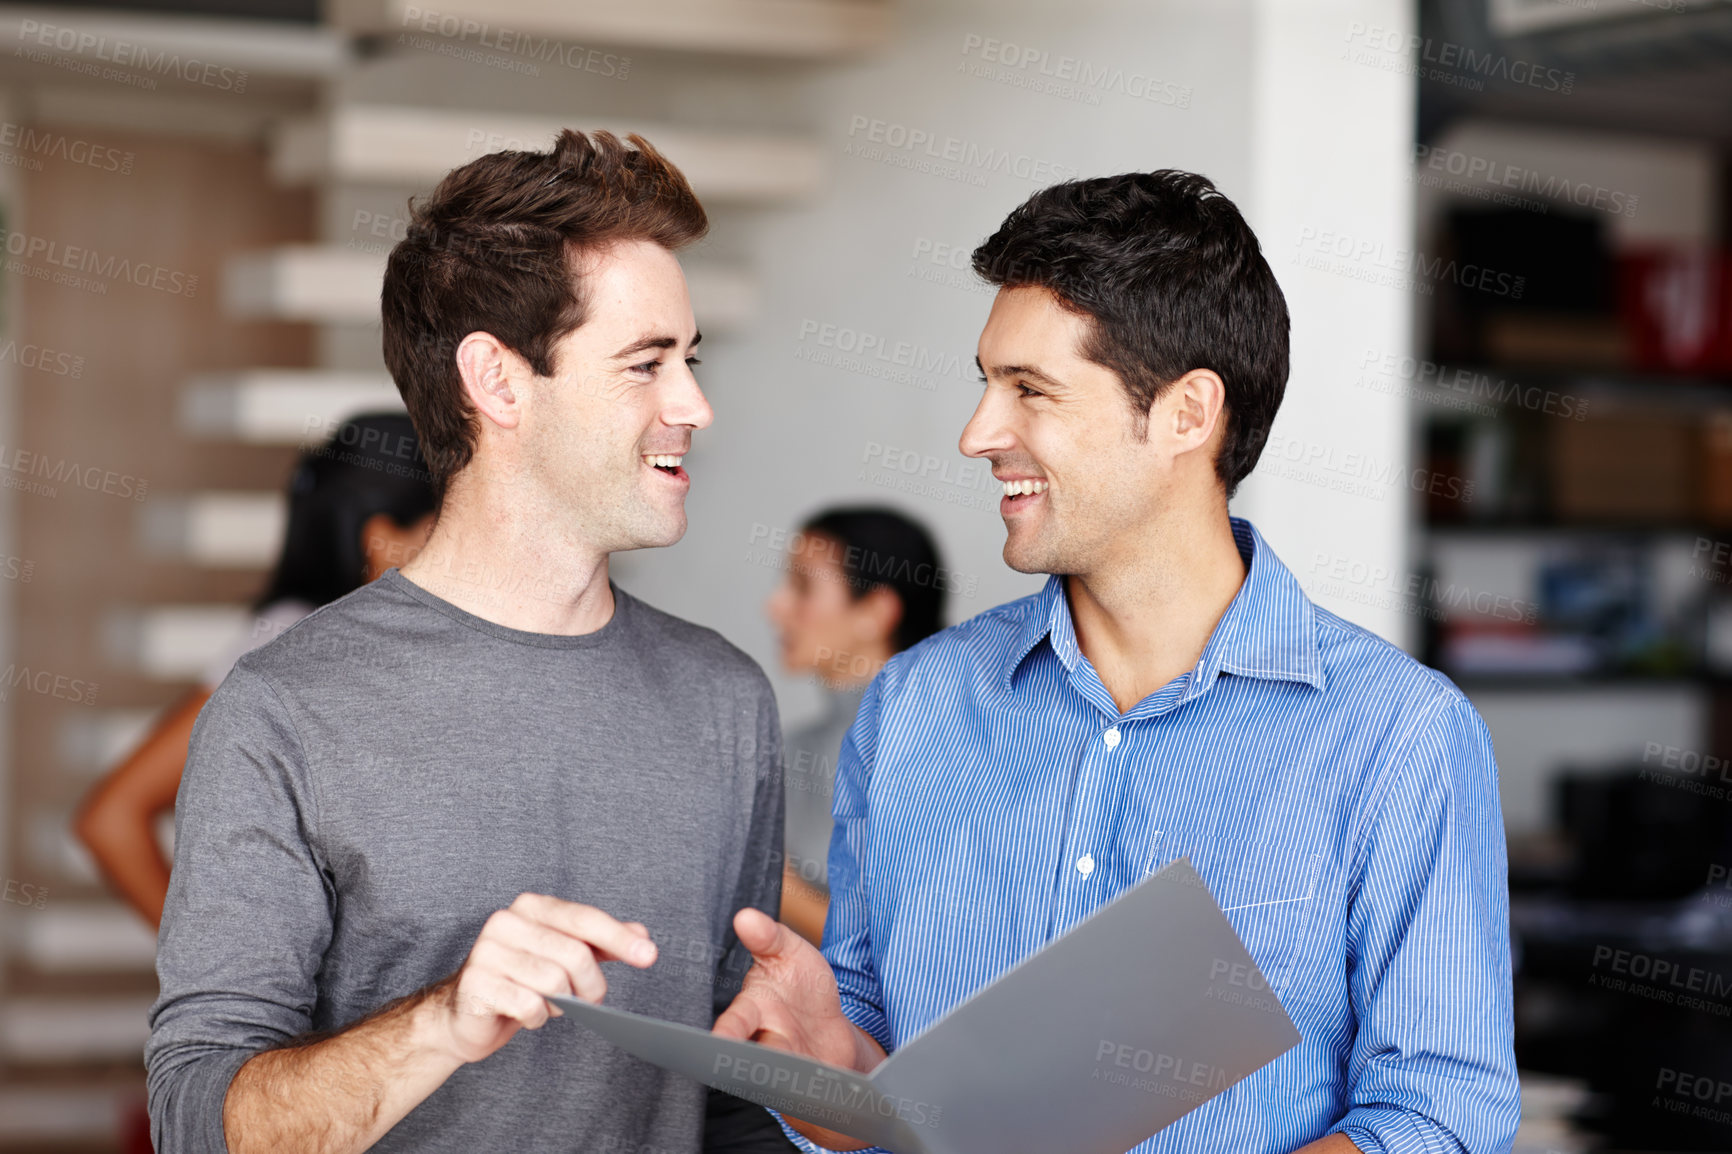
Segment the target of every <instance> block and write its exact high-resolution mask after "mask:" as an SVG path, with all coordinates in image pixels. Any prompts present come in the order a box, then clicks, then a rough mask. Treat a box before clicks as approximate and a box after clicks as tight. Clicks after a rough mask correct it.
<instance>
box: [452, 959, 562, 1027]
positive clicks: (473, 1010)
mask: <svg viewBox="0 0 1732 1154" xmlns="http://www.w3.org/2000/svg"><path fill="white" fill-rule="evenodd" d="M456 1006H457V1010H458V1012H459V1013H464V1014H473V1015H477V1016H481V1017H494V1018H505V1019H508V1020H510V1021H513V1022H516V1023H518V1024H519V1025H521V1026H524V1027H526V1028H528V1029H531V1030H535V1029H539V1028H540V1027H541V1026H542V1025H543V1024H544V1023H545V1022H546V1021H547V1011H548V1002H547V1000H546V999H545V998H543V997H541V996H540V995H539V994H537V993H535V992H534V991H533V990H530V989H527V988H525V987H524V986H523V985H521V984H520V983H518V982H516V981H513V980H512V979H511V978H509V977H507V976H505V975H504V974H502V973H499V972H498V971H495V970H487V969H480V968H476V969H473V970H472V971H470V972H466V973H465V974H464V975H463V979H462V981H461V982H460V983H459V985H458V990H457V998H456Z"/></svg>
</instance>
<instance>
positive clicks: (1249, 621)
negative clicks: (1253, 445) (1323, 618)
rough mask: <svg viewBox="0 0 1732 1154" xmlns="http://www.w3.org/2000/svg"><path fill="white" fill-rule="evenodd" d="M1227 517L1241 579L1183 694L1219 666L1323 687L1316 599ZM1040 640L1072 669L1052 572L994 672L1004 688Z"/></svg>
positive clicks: (1249, 530)
mask: <svg viewBox="0 0 1732 1154" xmlns="http://www.w3.org/2000/svg"><path fill="white" fill-rule="evenodd" d="M1230 521H1231V523H1232V527H1233V540H1234V542H1235V543H1236V544H1237V545H1238V546H1239V556H1240V557H1242V558H1244V560H1245V582H1244V584H1243V585H1241V586H1240V587H1239V592H1238V593H1237V594H1235V595H1234V597H1233V601H1232V603H1231V604H1230V605H1228V606H1227V612H1226V613H1224V614H1222V615H1221V620H1220V622H1219V623H1217V624H1216V626H1215V632H1214V633H1213V634H1212V635H1211V636H1210V638H1209V643H1208V644H1207V645H1205V646H1204V647H1203V655H1202V656H1201V657H1200V658H1198V660H1197V666H1196V669H1195V670H1194V671H1193V674H1194V676H1193V677H1192V678H1191V684H1190V686H1189V687H1188V689H1187V690H1186V692H1185V695H1184V700H1187V701H1188V700H1190V699H1191V698H1193V697H1196V696H1197V695H1198V694H1200V693H1202V692H1204V691H1205V690H1207V689H1208V688H1209V687H1210V686H1211V685H1213V684H1214V682H1215V679H1216V678H1217V677H1218V676H1220V675H1221V674H1222V673H1232V674H1235V675H1237V676H1240V677H1261V678H1266V679H1270V680H1276V681H1297V682H1302V683H1304V684H1307V685H1312V686H1315V687H1316V688H1318V689H1322V688H1323V668H1322V664H1321V662H1320V661H1319V659H1318V656H1317V609H1316V606H1314V605H1313V604H1312V603H1311V599H1310V598H1309V597H1307V596H1306V595H1305V590H1304V589H1302V588H1301V587H1300V585H1299V580H1298V578H1296V577H1294V576H1293V574H1292V572H1291V571H1290V570H1289V569H1288V568H1287V566H1285V565H1283V564H1282V563H1281V559H1280V558H1278V557H1276V556H1275V553H1274V551H1273V550H1272V549H1270V548H1269V546H1268V544H1267V543H1266V542H1264V540H1263V535H1262V534H1261V533H1259V532H1257V530H1256V528H1255V526H1253V525H1252V524H1251V523H1250V522H1249V521H1246V520H1244V519H1243V518H1240V517H1233V518H1230ZM1043 639H1044V640H1046V641H1047V642H1048V644H1049V646H1050V647H1051V649H1052V651H1053V654H1054V656H1056V657H1057V658H1058V659H1059V660H1060V661H1061V662H1063V663H1064V667H1065V668H1066V669H1067V670H1072V671H1074V670H1075V669H1076V666H1077V662H1078V661H1079V660H1080V659H1081V656H1082V651H1081V650H1080V649H1078V648H1077V641H1076V628H1075V626H1074V625H1073V624H1072V623H1071V616H1070V604H1069V602H1068V600H1067V599H1066V597H1065V595H1064V578H1062V577H1059V576H1057V575H1054V576H1051V577H1048V578H1047V581H1046V585H1045V586H1044V587H1042V589H1041V591H1040V592H1039V593H1037V594H1036V595H1035V598H1034V602H1033V604H1032V605H1031V606H1030V607H1029V611H1028V615H1027V617H1026V618H1025V619H1024V624H1023V627H1022V632H1021V633H1020V634H1019V635H1018V637H1017V641H1016V643H1015V644H1014V645H1013V646H1011V648H1010V650H1009V652H1008V653H1007V654H1006V655H1005V663H1004V668H1003V671H1002V672H1001V674H1000V678H999V680H1000V683H1001V684H1002V685H1003V686H1004V687H1005V688H1007V689H1008V688H1009V687H1010V685H1011V681H1012V679H1013V678H1014V677H1015V675H1016V671H1017V670H1018V669H1019V668H1021V666H1022V664H1023V662H1024V661H1025V660H1026V659H1027V658H1028V655H1029V654H1030V653H1032V652H1034V650H1035V648H1036V647H1037V646H1038V645H1039V644H1040V643H1041V641H1042V640H1043Z"/></svg>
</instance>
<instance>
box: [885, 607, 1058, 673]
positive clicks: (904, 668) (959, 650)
mask: <svg viewBox="0 0 1732 1154" xmlns="http://www.w3.org/2000/svg"><path fill="white" fill-rule="evenodd" d="M1040 604H1041V594H1040V593H1039V592H1035V593H1030V594H1029V595H1028V596H1027V597H1019V598H1017V599H1016V600H1015V601H1006V602H1005V603H1004V604H1002V605H995V606H993V607H992V608H991V609H988V610H986V611H985V612H983V613H977V614H975V615H974V616H973V617H970V618H969V619H968V620H966V621H962V622H959V623H958V624H955V625H952V626H950V627H949V628H948V629H940V630H939V631H938V632H937V633H934V634H932V635H931V636H930V637H927V638H925V639H924V640H922V641H919V642H917V643H916V644H914V645H911V646H909V647H908V648H907V649H904V650H903V651H902V652H900V653H898V654H897V655H896V656H894V657H892V658H891V659H890V662H889V664H887V665H886V666H885V667H884V669H883V672H881V673H880V674H879V676H878V681H877V683H876V684H878V686H879V693H880V695H882V696H894V695H895V694H896V693H898V692H900V691H901V690H902V689H904V688H905V687H907V686H910V685H922V686H925V687H927V688H932V687H934V686H936V685H938V684H942V683H948V684H951V685H964V684H969V683H972V682H974V681H976V680H977V679H979V678H981V677H990V676H992V675H993V674H995V673H997V672H999V671H1001V670H1002V669H1003V668H1004V663H1005V662H1006V661H1007V660H1009V659H1010V657H1011V650H1012V649H1013V648H1015V647H1016V646H1017V645H1018V644H1019V643H1020V642H1021V641H1022V639H1023V637H1024V636H1025V635H1026V633H1027V630H1028V626H1029V624H1030V622H1031V620H1032V619H1033V618H1034V616H1035V615H1036V614H1037V613H1039V612H1040Z"/></svg>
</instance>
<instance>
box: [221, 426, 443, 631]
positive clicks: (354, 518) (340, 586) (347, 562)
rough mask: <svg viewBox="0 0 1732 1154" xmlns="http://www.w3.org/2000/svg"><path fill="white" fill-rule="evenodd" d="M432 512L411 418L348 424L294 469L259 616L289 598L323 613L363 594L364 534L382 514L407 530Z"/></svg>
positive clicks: (430, 490) (304, 456)
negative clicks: (334, 604) (285, 519)
mask: <svg viewBox="0 0 1732 1154" xmlns="http://www.w3.org/2000/svg"><path fill="white" fill-rule="evenodd" d="M433 508H434V505H433V484H432V477H431V475H430V474H429V473H428V472H427V464H426V462H425V461H423V460H422V459H421V447H420V442H418V441H417V440H416V439H415V427H414V426H413V425H411V424H410V423H409V418H408V416H407V415H406V414H403V413H366V414H362V415H360V416H355V417H350V418H349V419H348V420H346V421H344V422H343V423H342V424H341V425H339V426H338V427H337V431H336V432H335V433H333V434H331V439H330V440H329V441H327V442H325V443H324V444H323V445H321V446H319V447H318V448H316V449H311V450H308V451H307V452H306V453H303V454H302V455H301V460H300V463H299V464H298V465H297V466H296V467H295V472H294V474H293V476H292V477H291V478H290V480H289V518H288V527H287V529H286V530H285V532H284V534H283V551H282V555H281V556H280V557H279V558H278V560H277V568H276V571H275V572H274V573H272V574H271V580H270V584H269V585H268V586H267V587H266V589H265V593H264V596H262V597H260V598H259V600H258V602H257V603H256V606H255V608H259V609H262V608H264V607H265V606H266V605H269V604H271V603H272V602H273V601H281V600H284V599H287V598H293V599H295V600H298V601H305V602H307V603H308V604H310V605H323V604H325V603H326V602H329V601H335V600H336V599H337V598H339V597H341V596H343V595H344V594H346V593H351V592H353V591H354V590H356V589H359V588H360V587H361V586H362V585H364V584H366V578H367V569H366V555H365V553H364V552H363V551H362V542H361V527H362V526H363V525H365V524H366V523H367V521H368V520H369V519H370V518H372V517H373V516H375V515H376V514H379V513H384V514H385V515H386V516H388V517H390V518H391V520H393V521H395V522H396V523H397V525H398V526H400V527H402V528H408V527H409V526H410V525H413V524H414V523H415V522H417V521H419V520H421V518H423V517H425V516H427V514H429V513H431V512H433Z"/></svg>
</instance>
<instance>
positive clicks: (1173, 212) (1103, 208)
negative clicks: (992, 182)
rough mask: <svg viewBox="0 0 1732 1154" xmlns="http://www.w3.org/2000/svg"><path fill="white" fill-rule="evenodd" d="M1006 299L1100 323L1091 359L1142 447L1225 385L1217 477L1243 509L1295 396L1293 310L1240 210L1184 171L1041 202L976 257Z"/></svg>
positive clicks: (1057, 190) (1073, 190)
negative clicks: (1204, 376)
mask: <svg viewBox="0 0 1732 1154" xmlns="http://www.w3.org/2000/svg"><path fill="white" fill-rule="evenodd" d="M974 271H975V272H976V273H978V274H979V275H980V276H982V277H983V278H985V279H986V281H987V282H988V283H990V284H994V285H997V286H999V287H1000V288H1018V287H1021V286H1024V285H1038V286H1041V287H1043V288H1045V289H1048V290H1049V291H1051V292H1052V293H1053V294H1054V295H1055V296H1057V297H1058V299H1059V301H1060V302H1061V303H1063V305H1064V306H1065V307H1066V308H1068V309H1070V310H1071V311H1073V312H1076V313H1080V314H1082V315H1084V316H1086V317H1088V318H1089V320H1090V322H1091V324H1090V330H1089V336H1088V338H1087V340H1086V341H1085V344H1084V347H1083V348H1082V349H1081V350H1080V351H1081V352H1082V355H1083V356H1085V357H1087V358H1088V359H1089V360H1091V361H1094V362H1095V363H1096V364H1098V365H1102V366H1104V367H1106V368H1108V369H1111V370H1112V371H1113V372H1115V373H1117V374H1118V377H1119V381H1120V383H1122V384H1123V385H1124V389H1125V395H1126V399H1127V400H1128V401H1129V402H1130V406H1131V413H1132V414H1133V416H1134V417H1135V418H1136V425H1135V431H1136V435H1137V436H1138V437H1144V436H1147V434H1148V418H1149V407H1150V405H1152V404H1153V403H1154V401H1155V399H1156V398H1157V397H1159V396H1160V395H1161V394H1162V393H1163V392H1165V391H1166V389H1167V386H1168V385H1171V384H1172V383H1173V382H1174V381H1176V380H1178V379H1179V378H1180V377H1182V376H1184V375H1185V374H1186V373H1188V372H1190V371H1191V370H1192V369H1210V370H1213V371H1214V372H1216V373H1218V374H1220V377H1221V383H1222V384H1223V385H1224V386H1225V387H1226V393H1227V403H1226V412H1225V414H1224V416H1225V419H1226V424H1227V428H1226V432H1225V433H1224V434H1223V436H1222V439H1221V448H1220V451H1219V453H1218V454H1217V455H1216V457H1215V475H1216V476H1217V477H1219V478H1220V481H1221V484H1222V486H1223V487H1224V488H1225V489H1226V491H1227V496H1229V497H1231V496H1232V495H1233V492H1234V490H1235V489H1237V488H1238V487H1239V482H1240V481H1242V480H1244V479H1245V476H1246V475H1247V474H1248V473H1250V472H1251V469H1252V468H1253V467H1254V466H1255V465H1256V464H1257V458H1258V457H1259V456H1260V455H1262V452H1263V445H1264V443H1265V442H1266V441H1267V440H1268V439H1269V426H1270V425H1272V424H1273V423H1274V421H1275V412H1276V410H1277V409H1279V408H1280V407H1281V397H1282V394H1283V393H1284V392H1286V388H1287V324H1288V322H1287V301H1286V298H1284V297H1283V296H1282V295H1281V286H1280V285H1278V284H1276V283H1275V274H1274V273H1273V272H1272V271H1270V268H1269V263H1268V261H1266V260H1264V259H1263V251H1262V249H1261V248H1260V247H1259V246H1258V244H1257V236H1256V234H1255V233H1253V232H1252V231H1251V226H1250V225H1248V224H1246V223H1245V218H1244V217H1243V216H1240V215H1239V210H1238V209H1237V208H1236V207H1234V205H1233V202H1232V201H1230V200H1228V199H1227V198H1226V197H1225V196H1223V195H1222V194H1221V192H1220V190H1219V189H1217V188H1216V187H1215V186H1214V184H1213V183H1211V182H1210V181H1209V178H1208V177H1205V176H1199V175H1198V174H1196V173H1194V172H1180V171H1178V170H1177V169H1170V168H1169V169H1162V170H1161V171H1159V172H1127V173H1125V174H1124V175H1122V176H1103V177H1098V178H1095V179H1091V180H1072V181H1067V182H1065V183H1063V184H1055V185H1053V186H1052V187H1051V188H1046V189H1042V190H1041V191H1039V192H1037V193H1035V194H1034V195H1033V196H1031V197H1029V198H1028V200H1027V201H1025V202H1024V203H1023V204H1022V205H1021V206H1020V207H1019V208H1017V209H1016V210H1015V211H1013V212H1012V213H1011V214H1010V215H1009V216H1008V217H1006V218H1005V221H1004V224H1003V225H1001V226H1000V227H999V230H998V231H997V232H995V233H993V234H992V236H991V237H989V238H988V239H987V240H986V242H985V243H984V244H982V245H981V246H980V247H979V248H977V249H975V250H974Z"/></svg>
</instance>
